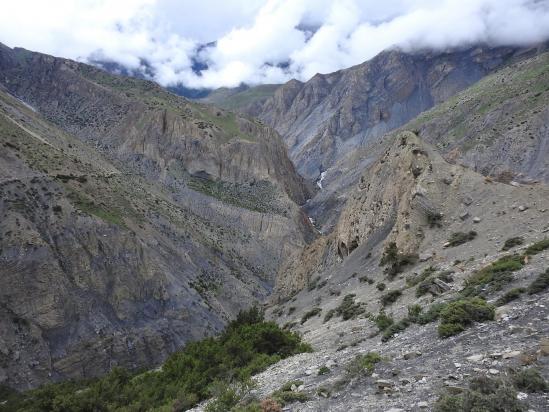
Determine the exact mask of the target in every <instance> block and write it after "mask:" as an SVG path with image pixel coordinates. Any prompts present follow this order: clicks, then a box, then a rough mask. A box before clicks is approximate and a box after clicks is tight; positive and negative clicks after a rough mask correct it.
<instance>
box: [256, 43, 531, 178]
mask: <svg viewBox="0 0 549 412" xmlns="http://www.w3.org/2000/svg"><path fill="white" fill-rule="evenodd" d="M531 52H534V51H530V53H531ZM516 53H517V50H516V49H513V48H495V49H494V48H475V49H470V50H465V51H458V52H449V53H417V54H406V53H403V52H400V51H396V50H393V51H386V52H382V53H381V54H379V55H378V56H376V57H375V58H373V59H372V60H369V61H367V62H365V63H363V64H360V65H358V66H355V67H351V68H349V69H345V70H340V71H338V72H335V73H331V74H325V75H324V74H317V75H315V76H314V77H313V78H312V79H311V80H309V81H307V82H306V83H301V82H298V81H295V80H292V81H290V82H288V83H286V84H285V85H283V86H281V87H280V88H279V89H277V90H276V92H275V95H274V96H273V97H272V98H270V99H268V100H267V101H266V102H264V103H257V104H255V105H253V106H252V107H250V108H249V110H248V111H249V113H251V114H253V115H256V116H258V117H259V118H260V119H262V120H264V121H265V122H266V123H267V124H269V125H271V126H273V127H275V128H276V130H277V131H278V132H279V133H280V134H281V135H282V136H283V137H284V139H285V141H286V143H287V145H288V148H289V151H290V157H291V159H292V160H293V161H294V163H295V164H297V165H298V170H299V172H300V173H301V174H303V175H304V176H305V177H307V178H310V179H316V178H318V176H319V174H320V172H322V171H325V170H327V169H328V168H330V166H332V165H333V164H334V163H335V162H336V161H337V160H338V159H340V158H342V157H344V156H345V155H346V154H348V153H350V152H351V151H353V150H355V149H356V148H358V147H362V146H364V145H365V144H367V143H368V142H369V141H371V140H372V139H374V138H377V137H380V136H382V135H383V134H385V133H387V132H388V131H390V130H393V129H396V128H398V127H400V126H402V125H404V124H405V123H406V122H408V121H409V120H411V119H413V118H414V117H416V116H417V115H418V114H419V113H421V112H423V111H424V110H427V109H429V108H431V107H432V106H433V105H435V104H438V103H440V102H443V101H445V100H446V99H448V98H449V97H451V96H453V95H454V94H456V93H457V92H458V91H460V90H463V89H465V88H466V87H468V86H470V85H471V84H473V83H475V82H476V81H478V80H479V79H481V78H482V77H483V76H485V75H486V74H488V73H490V72H492V71H493V70H495V69H496V68H498V67H500V66H501V65H503V64H505V63H507V62H509V61H510V60H511V59H512V58H513V57H514V56H515V55H516Z"/></svg>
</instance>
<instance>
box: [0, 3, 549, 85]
mask: <svg viewBox="0 0 549 412" xmlns="http://www.w3.org/2000/svg"><path fill="white" fill-rule="evenodd" d="M6 3H7V2H6ZM2 10H3V12H2V14H1V15H0V41H2V42H4V43H6V44H8V45H10V46H22V47H26V48H28V49H31V50H37V51H42V52H45V53H49V54H54V55H58V56H64V57H68V58H73V59H79V60H86V59H87V58H89V57H90V56H102V58H104V59H107V60H112V61H116V62H118V63H120V64H123V65H125V66H127V67H129V68H133V69H135V68H138V67H139V66H140V64H141V62H142V59H146V60H147V61H148V62H149V63H150V65H151V66H152V67H153V69H154V71H155V80H157V81H158V82H159V83H161V84H164V85H169V84H175V83H179V82H181V83H183V84H185V85H186V86H188V87H219V86H237V85H238V84H240V83H241V82H246V83H250V84H256V83H277V82H283V81H286V80H288V79H290V78H292V77H295V78H298V79H300V80H307V79H308V78H310V77H311V76H313V75H314V74H315V73H317V72H321V73H326V72H331V71H334V70H338V69H341V68H344V67H348V66H351V65H354V64H358V63H361V62H363V61H365V60H367V59H369V58H371V57H373V56H374V55H376V54H377V53H379V52H380V51H381V50H383V49H386V48H388V47H392V46H400V47H402V48H404V49H406V50H410V51H413V50H415V49H419V48H437V49H444V48H448V47H455V46H461V45H470V44H474V43H478V42H486V43H490V44H493V45H500V44H513V45H521V44H528V43H534V42H539V41H544V40H547V39H549V1H547V0H385V1H383V2H380V1H379V0H362V1H360V0H316V1H315V0H232V1H220V0H202V1H200V2H196V1H193V0H117V1H108V0H82V1H69V0H58V1H53V0H52V1H50V2H44V1H41V0H17V1H10V2H9V3H8V4H5V5H3V6H2ZM303 26H306V27H314V33H313V34H312V35H311V33H309V35H306V33H304V32H303V31H302V30H300V29H299V28H298V27H303ZM210 41H217V43H216V44H215V46H212V47H208V48H206V49H203V50H202V51H201V52H200V54H199V58H200V59H202V60H203V62H205V63H207V64H208V69H207V70H204V71H203V72H202V74H201V75H200V76H199V75H197V74H196V73H194V72H193V71H192V64H193V60H192V59H193V58H196V57H197V56H196V50H197V47H198V46H199V45H201V44H205V43H207V42H210Z"/></svg>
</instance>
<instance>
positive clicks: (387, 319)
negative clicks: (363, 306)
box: [374, 311, 394, 331]
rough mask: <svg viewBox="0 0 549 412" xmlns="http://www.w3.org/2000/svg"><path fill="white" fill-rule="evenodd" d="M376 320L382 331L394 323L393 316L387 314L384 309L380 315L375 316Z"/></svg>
mask: <svg viewBox="0 0 549 412" xmlns="http://www.w3.org/2000/svg"><path fill="white" fill-rule="evenodd" d="M374 322H375V324H376V325H377V327H378V329H379V330H380V331H384V330H385V329H387V328H388V327H389V326H391V325H392V324H393V323H394V320H393V318H392V317H391V316H389V315H387V314H386V313H385V312H384V311H381V312H379V315H377V316H376V317H375V319H374Z"/></svg>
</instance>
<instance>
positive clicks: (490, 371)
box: [488, 369, 499, 375]
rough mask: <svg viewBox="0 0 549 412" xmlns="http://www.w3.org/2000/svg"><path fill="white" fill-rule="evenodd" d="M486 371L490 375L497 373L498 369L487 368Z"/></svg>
mask: <svg viewBox="0 0 549 412" xmlns="http://www.w3.org/2000/svg"><path fill="white" fill-rule="evenodd" d="M488 373H489V374H490V375H499V371H498V370H497V369H489V370H488Z"/></svg>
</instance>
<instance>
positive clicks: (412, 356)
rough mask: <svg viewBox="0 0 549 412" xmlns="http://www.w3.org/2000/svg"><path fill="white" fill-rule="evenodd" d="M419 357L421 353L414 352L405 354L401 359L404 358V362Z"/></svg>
mask: <svg viewBox="0 0 549 412" xmlns="http://www.w3.org/2000/svg"><path fill="white" fill-rule="evenodd" d="M421 355H422V353H421V352H418V351H414V352H408V353H405V354H404V356H403V358H404V359H405V360H410V359H415V358H417V357H419V356H421Z"/></svg>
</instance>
